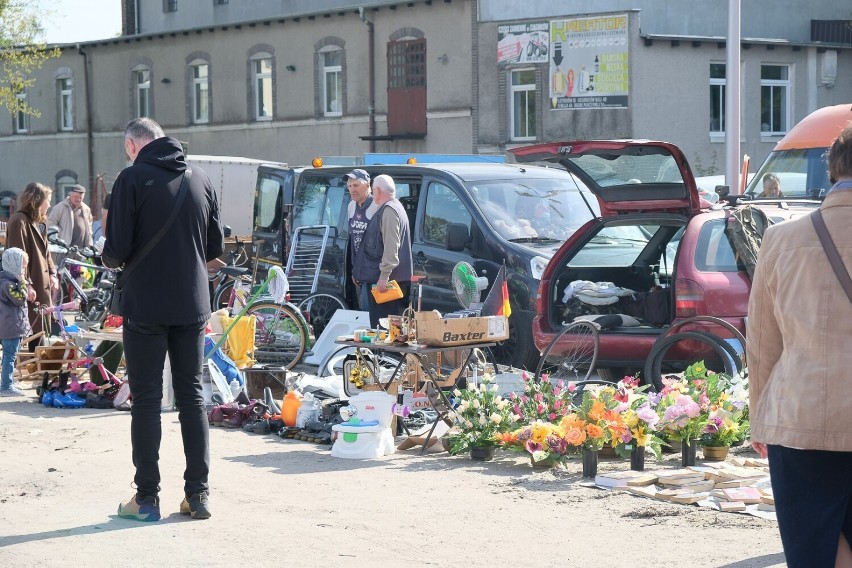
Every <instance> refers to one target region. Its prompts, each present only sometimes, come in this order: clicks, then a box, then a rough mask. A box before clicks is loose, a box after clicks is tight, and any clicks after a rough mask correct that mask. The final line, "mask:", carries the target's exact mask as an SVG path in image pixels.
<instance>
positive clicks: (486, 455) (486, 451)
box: [470, 446, 494, 461]
mask: <svg viewBox="0 0 852 568" xmlns="http://www.w3.org/2000/svg"><path fill="white" fill-rule="evenodd" d="M470 459H472V460H477V461H489V460H492V459H494V446H486V447H480V446H475V447H473V448H471V449H470Z"/></svg>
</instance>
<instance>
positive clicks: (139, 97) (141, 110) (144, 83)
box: [133, 67, 151, 118]
mask: <svg viewBox="0 0 852 568" xmlns="http://www.w3.org/2000/svg"><path fill="white" fill-rule="evenodd" d="M133 84H134V88H135V90H134V96H135V107H136V108H135V109H134V110H135V111H136V117H137V118H140V117H143V116H150V114H151V70H150V69H148V68H147V67H138V68H136V69H134V70H133Z"/></svg>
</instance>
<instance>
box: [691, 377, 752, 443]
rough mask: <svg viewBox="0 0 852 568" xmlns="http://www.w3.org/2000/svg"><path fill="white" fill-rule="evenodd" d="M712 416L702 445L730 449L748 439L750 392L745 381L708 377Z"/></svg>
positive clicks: (737, 378)
mask: <svg viewBox="0 0 852 568" xmlns="http://www.w3.org/2000/svg"><path fill="white" fill-rule="evenodd" d="M707 397H708V399H709V400H710V412H709V417H708V421H707V425H706V426H705V427H704V432H703V433H702V435H701V438H700V440H699V443H700V444H701V445H702V446H709V447H730V446H731V445H732V444H734V443H735V442H737V441H739V440H744V439H745V438H746V436H747V435H748V430H749V424H748V390H747V383H746V382H745V379H744V378H742V377H740V376H736V377H731V376H729V375H725V374H722V373H717V374H713V373H708V374H707Z"/></svg>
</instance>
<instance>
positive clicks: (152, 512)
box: [118, 493, 160, 522]
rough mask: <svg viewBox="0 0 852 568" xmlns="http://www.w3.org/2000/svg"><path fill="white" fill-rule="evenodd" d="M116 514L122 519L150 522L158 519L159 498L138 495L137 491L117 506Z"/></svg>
mask: <svg viewBox="0 0 852 568" xmlns="http://www.w3.org/2000/svg"><path fill="white" fill-rule="evenodd" d="M118 516H119V517H121V518H122V519H133V520H134V521H144V522H152V521H159V520H160V500H159V499H158V498H157V497H153V496H150V495H149V496H148V497H139V494H138V493H137V494H136V495H134V496H133V497H131V498H130V501H128V502H127V503H122V504H120V505H119V506H118Z"/></svg>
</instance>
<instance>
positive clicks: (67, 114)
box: [56, 77, 74, 130]
mask: <svg viewBox="0 0 852 568" xmlns="http://www.w3.org/2000/svg"><path fill="white" fill-rule="evenodd" d="M56 88H57V90H58V92H59V97H58V100H59V130H74V82H73V80H72V79H71V78H70V77H67V78H64V79H59V80H58V81H57V84H56Z"/></svg>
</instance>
